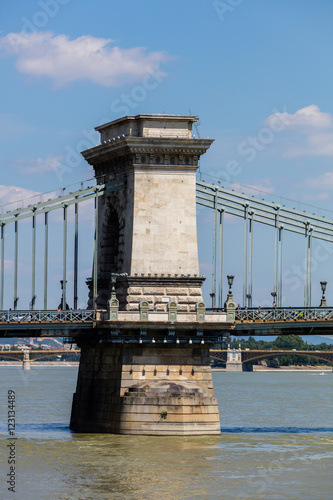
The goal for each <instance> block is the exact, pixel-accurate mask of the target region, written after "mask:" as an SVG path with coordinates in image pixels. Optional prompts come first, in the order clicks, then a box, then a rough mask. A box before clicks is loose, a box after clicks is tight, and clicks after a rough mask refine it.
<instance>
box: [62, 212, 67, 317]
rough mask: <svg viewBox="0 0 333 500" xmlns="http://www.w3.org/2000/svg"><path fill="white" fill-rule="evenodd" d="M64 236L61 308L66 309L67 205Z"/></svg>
mask: <svg viewBox="0 0 333 500" xmlns="http://www.w3.org/2000/svg"><path fill="white" fill-rule="evenodd" d="M63 230H64V234H63V248H62V250H63V253H62V281H63V288H62V308H63V309H64V310H65V309H66V276H67V205H66V204H65V205H64V227H63Z"/></svg>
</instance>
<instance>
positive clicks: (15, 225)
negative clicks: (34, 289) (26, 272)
mask: <svg viewBox="0 0 333 500" xmlns="http://www.w3.org/2000/svg"><path fill="white" fill-rule="evenodd" d="M16 217H17V216H16ZM14 231H15V250H14V310H15V311H16V309H17V301H18V297H17V266H18V220H16V221H15V224H14Z"/></svg>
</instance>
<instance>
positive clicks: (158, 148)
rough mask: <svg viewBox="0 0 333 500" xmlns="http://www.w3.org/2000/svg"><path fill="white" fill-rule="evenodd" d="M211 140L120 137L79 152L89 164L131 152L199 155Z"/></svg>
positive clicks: (208, 145) (204, 150)
mask: <svg viewBox="0 0 333 500" xmlns="http://www.w3.org/2000/svg"><path fill="white" fill-rule="evenodd" d="M213 141H214V140H213V139H177V138H176V139H175V138H147V137H121V138H120V139H116V140H110V141H108V142H107V141H105V142H104V143H103V144H100V145H97V146H95V147H93V148H91V149H87V150H85V151H82V153H81V154H82V155H83V157H84V158H85V159H86V160H87V162H88V163H90V164H91V165H94V164H95V163H96V160H97V159H98V162H101V161H105V160H108V159H112V158H117V157H121V156H125V155H131V154H134V155H135V154H146V155H148V156H149V155H157V154H160V155H162V154H168V155H170V156H172V155H173V156H179V155H186V154H188V155H196V156H201V155H202V154H204V153H205V152H206V151H207V149H208V148H209V147H210V145H211V144H212V142H213ZM147 160H148V159H147ZM147 163H150V161H147ZM161 163H163V162H161Z"/></svg>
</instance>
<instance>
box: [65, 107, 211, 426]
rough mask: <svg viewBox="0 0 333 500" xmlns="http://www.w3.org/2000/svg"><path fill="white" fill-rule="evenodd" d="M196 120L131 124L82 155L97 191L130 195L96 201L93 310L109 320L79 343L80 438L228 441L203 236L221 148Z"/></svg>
mask: <svg viewBox="0 0 333 500" xmlns="http://www.w3.org/2000/svg"><path fill="white" fill-rule="evenodd" d="M196 120H197V118H196V117H194V116H178V115H138V116H126V117H124V118H121V119H119V120H115V121H113V122H111V123H106V124H105V125H101V126H99V127H97V128H96V130H98V131H99V132H100V134H101V144H100V145H99V146H96V147H94V148H91V149H89V150H87V151H84V152H83V153H82V154H83V156H84V158H85V159H86V160H87V161H88V162H89V163H90V164H91V165H92V166H93V168H94V171H95V176H96V178H97V180H98V182H104V183H108V182H111V181H117V180H123V181H125V187H123V188H122V189H120V190H118V191H116V192H115V193H113V194H109V195H105V196H103V197H102V198H100V199H99V200H98V234H97V239H98V258H97V262H98V267H97V288H98V295H99V297H98V304H97V305H98V307H100V308H105V309H106V308H107V307H108V318H109V319H108V322H106V324H104V325H101V330H100V332H99V333H98V331H97V333H94V332H92V334H91V338H90V339H87V336H85V337H84V336H83V335H82V338H81V339H80V338H78V339H77V343H78V344H79V345H80V346H81V360H80V369H79V375H78V383H77V389H76V393H75V394H74V399H73V408H72V416H71V429H73V430H76V431H80V432H111V433H123V434H164V435H176V434H190V435H191V434H220V423H219V412H218V406H217V400H216V398H215V397H214V394H213V383H212V374H211V368H210V357H209V345H208V344H207V343H205V341H204V336H205V329H206V328H208V327H207V326H206V325H205V321H206V316H205V304H204V303H203V300H202V291H201V286H202V283H203V281H204V277H203V276H201V275H199V262H198V248H197V226H196V170H197V168H198V161H199V158H200V156H201V155H202V154H203V153H205V152H206V150H207V149H208V148H209V146H210V144H211V143H212V142H213V141H212V140H209V139H195V138H193V137H192V125H193V123H194V122H195V121H196ZM95 271H96V269H95ZM115 275H120V276H119V277H118V279H117V283H116V290H115V292H116V297H117V301H119V303H118V302H115V301H114V295H113V294H112V297H111V301H110V292H111V291H112V292H113V288H112V283H111V276H115ZM90 286H91V284H90ZM90 292H91V290H90ZM90 304H91V302H90ZM118 306H119V307H118ZM129 324H130V325H131V326H130V327H129V326H128V325H129ZM195 324H196V325H197V326H194V325H195ZM142 325H143V326H142ZM180 325H182V326H180ZM218 327H219V328H221V324H220V323H219V324H218ZM211 330H212V328H211V327H210V331H211ZM166 337H167V338H166ZM178 337H180V339H179V338H178ZM192 337H195V339H192Z"/></svg>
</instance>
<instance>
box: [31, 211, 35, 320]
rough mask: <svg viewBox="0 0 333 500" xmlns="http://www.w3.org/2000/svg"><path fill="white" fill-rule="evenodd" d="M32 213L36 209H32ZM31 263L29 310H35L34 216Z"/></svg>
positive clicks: (33, 217)
mask: <svg viewBox="0 0 333 500" xmlns="http://www.w3.org/2000/svg"><path fill="white" fill-rule="evenodd" d="M33 210H34V212H35V210H36V208H34V209H33ZM31 255H32V263H31V269H32V271H31V310H32V311H33V310H34V309H35V302H36V214H35V213H33V216H32V252H31Z"/></svg>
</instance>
